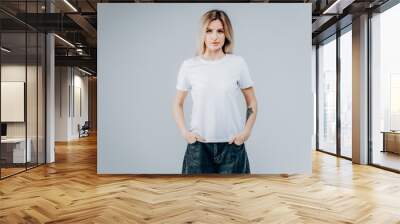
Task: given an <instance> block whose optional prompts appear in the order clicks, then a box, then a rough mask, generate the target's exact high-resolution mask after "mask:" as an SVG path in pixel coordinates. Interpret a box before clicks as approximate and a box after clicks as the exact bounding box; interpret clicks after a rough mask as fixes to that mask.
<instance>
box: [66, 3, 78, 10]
mask: <svg viewBox="0 0 400 224" xmlns="http://www.w3.org/2000/svg"><path fill="white" fill-rule="evenodd" d="M64 2H65V4H67V5H68V6H69V7H70V8H71V9H72V10H74V11H75V12H78V10H77V9H76V8H75V7H74V6H73V5H72V4H71V3H69V1H68V0H64Z"/></svg>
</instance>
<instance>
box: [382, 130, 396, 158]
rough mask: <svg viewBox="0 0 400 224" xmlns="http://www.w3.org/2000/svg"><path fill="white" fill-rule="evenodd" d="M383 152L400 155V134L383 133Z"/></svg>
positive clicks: (392, 132)
mask: <svg viewBox="0 0 400 224" xmlns="http://www.w3.org/2000/svg"><path fill="white" fill-rule="evenodd" d="M381 133H383V150H382V152H393V153H397V154H400V132H398V131H397V132H394V131H382V132H381Z"/></svg>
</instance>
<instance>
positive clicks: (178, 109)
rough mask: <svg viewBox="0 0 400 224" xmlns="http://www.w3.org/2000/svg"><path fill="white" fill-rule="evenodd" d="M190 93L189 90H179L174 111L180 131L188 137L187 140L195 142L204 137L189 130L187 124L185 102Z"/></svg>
mask: <svg viewBox="0 0 400 224" xmlns="http://www.w3.org/2000/svg"><path fill="white" fill-rule="evenodd" d="M187 95H188V92H187V91H181V90H178V91H177V92H176V95H175V99H174V103H173V105H172V113H173V116H174V119H175V122H176V124H177V125H178V128H179V131H180V132H181V134H182V136H183V137H184V138H185V139H186V141H187V142H189V143H193V142H195V141H197V140H202V141H204V139H203V138H202V137H200V136H199V135H197V134H195V133H192V132H189V131H188V130H187V129H186V126H185V116H184V113H183V103H184V102H185V98H186V96H187Z"/></svg>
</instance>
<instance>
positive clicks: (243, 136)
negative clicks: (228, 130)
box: [229, 131, 250, 145]
mask: <svg viewBox="0 0 400 224" xmlns="http://www.w3.org/2000/svg"><path fill="white" fill-rule="evenodd" d="M249 137H250V133H249V132H247V131H242V132H240V133H238V134H236V135H235V136H233V137H232V139H231V140H230V141H229V144H232V143H234V144H236V145H241V144H243V143H244V142H245V141H247V139H248V138H249Z"/></svg>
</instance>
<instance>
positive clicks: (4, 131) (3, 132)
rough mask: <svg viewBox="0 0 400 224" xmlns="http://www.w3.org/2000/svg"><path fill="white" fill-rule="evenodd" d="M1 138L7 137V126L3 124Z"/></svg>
mask: <svg viewBox="0 0 400 224" xmlns="http://www.w3.org/2000/svg"><path fill="white" fill-rule="evenodd" d="M1 136H7V124H6V123H1Z"/></svg>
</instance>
